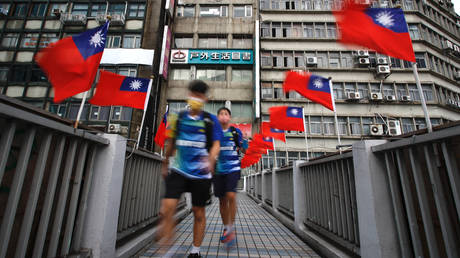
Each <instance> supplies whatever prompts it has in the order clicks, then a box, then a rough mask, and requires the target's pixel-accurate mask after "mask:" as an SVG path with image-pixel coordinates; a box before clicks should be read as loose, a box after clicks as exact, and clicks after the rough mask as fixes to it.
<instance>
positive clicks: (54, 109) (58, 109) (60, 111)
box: [49, 104, 66, 117]
mask: <svg viewBox="0 0 460 258" xmlns="http://www.w3.org/2000/svg"><path fill="white" fill-rule="evenodd" d="M49 111H50V112H51V113H54V114H57V115H58V116H60V117H65V113H66V105H54V104H53V105H50V108H49Z"/></svg>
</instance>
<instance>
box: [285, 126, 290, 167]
mask: <svg viewBox="0 0 460 258" xmlns="http://www.w3.org/2000/svg"><path fill="white" fill-rule="evenodd" d="M284 150H285V151H286V164H288V165H289V156H288V147H287V138H286V131H284Z"/></svg>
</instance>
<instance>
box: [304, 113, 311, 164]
mask: <svg viewBox="0 0 460 258" xmlns="http://www.w3.org/2000/svg"><path fill="white" fill-rule="evenodd" d="M304 109H305V108H304V107H302V121H303V130H304V134H305V146H306V149H307V162H308V161H309V160H310V158H309V157H308V140H307V125H306V124H305V110H304Z"/></svg>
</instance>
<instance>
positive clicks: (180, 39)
mask: <svg viewBox="0 0 460 258" xmlns="http://www.w3.org/2000/svg"><path fill="white" fill-rule="evenodd" d="M174 44H175V48H192V47H193V37H192V36H176V37H175V38H174Z"/></svg>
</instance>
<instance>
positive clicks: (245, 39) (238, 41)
mask: <svg viewBox="0 0 460 258" xmlns="http://www.w3.org/2000/svg"><path fill="white" fill-rule="evenodd" d="M232 47H233V48H240V49H252V37H251V35H248V36H236V35H235V36H233V42H232Z"/></svg>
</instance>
